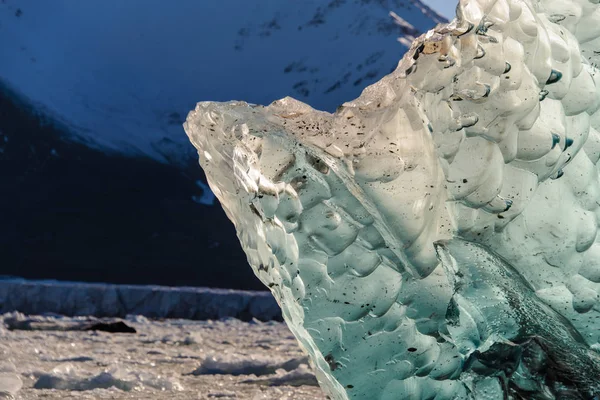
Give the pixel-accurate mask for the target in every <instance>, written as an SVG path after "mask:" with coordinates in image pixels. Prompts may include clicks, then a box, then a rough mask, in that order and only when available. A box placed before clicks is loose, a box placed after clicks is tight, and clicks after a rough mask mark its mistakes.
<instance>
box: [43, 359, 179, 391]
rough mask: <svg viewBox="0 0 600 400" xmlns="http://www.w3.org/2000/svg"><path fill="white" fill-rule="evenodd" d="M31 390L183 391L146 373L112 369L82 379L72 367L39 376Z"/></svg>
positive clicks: (171, 380) (157, 376)
mask: <svg viewBox="0 0 600 400" xmlns="http://www.w3.org/2000/svg"><path fill="white" fill-rule="evenodd" d="M33 387H34V388H35V389H56V390H75V391H87V390H94V389H108V388H112V387H114V388H117V389H119V390H123V391H126V392H129V391H132V390H138V391H139V390H144V388H145V387H148V388H153V389H158V390H168V391H182V390H183V386H181V384H180V383H179V382H178V381H177V380H176V379H174V378H167V377H163V376H160V375H154V374H151V373H149V372H136V371H133V370H130V369H127V368H123V367H114V368H111V369H107V370H105V371H103V372H102V373H100V374H98V375H94V376H82V375H80V374H79V373H78V371H77V368H76V367H75V366H74V365H73V364H62V365H59V366H57V367H55V368H54V369H52V371H50V372H49V373H42V374H40V376H39V377H38V379H37V381H36V383H35V384H34V386H33Z"/></svg>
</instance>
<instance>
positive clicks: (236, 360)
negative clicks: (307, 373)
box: [192, 354, 308, 376]
mask: <svg viewBox="0 0 600 400" xmlns="http://www.w3.org/2000/svg"><path fill="white" fill-rule="evenodd" d="M301 364H305V365H306V364H308V358H307V357H299V358H292V359H289V360H282V359H281V358H279V357H268V356H257V355H241V354H219V355H210V356H207V357H206V358H205V359H204V360H203V361H202V364H201V365H200V367H198V368H197V369H196V370H195V371H193V372H192V374H193V375H218V374H225V375H256V376H261V375H271V374H274V373H275V372H276V371H277V370H284V371H292V370H295V369H296V368H298V367H299V366H300V365H301Z"/></svg>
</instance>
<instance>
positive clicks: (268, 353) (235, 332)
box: [0, 313, 325, 400]
mask: <svg viewBox="0 0 600 400" xmlns="http://www.w3.org/2000/svg"><path fill="white" fill-rule="evenodd" d="M98 322H100V321H98V320H96V319H93V318H87V317H79V318H66V317H28V316H25V315H23V314H16V313H13V314H5V315H3V316H0V398H3V397H2V396H3V395H2V391H3V390H4V391H5V392H6V393H10V392H11V391H12V392H15V391H17V389H19V387H20V386H21V384H22V388H21V389H20V390H18V391H17V393H16V398H17V399H23V400H29V399H46V400H51V399H57V400H58V399H140V400H141V399H143V400H148V399H153V400H159V399H169V400H170V399H215V398H223V399H248V400H259V399H273V400H275V399H278V400H279V399H288V400H319V399H325V396H324V395H323V394H322V392H321V390H320V389H319V387H318V386H316V385H317V384H316V380H315V378H314V376H313V374H312V373H311V371H310V368H309V367H308V365H307V359H306V357H305V356H304V354H303V353H302V352H301V350H300V349H299V348H298V345H297V344H296V340H295V339H294V337H293V336H292V334H291V333H290V332H289V330H288V329H287V327H286V326H285V325H284V324H282V323H279V322H267V323H261V322H258V321H252V322H250V323H245V322H241V321H239V320H236V319H224V320H218V321H188V320H166V321H152V320H148V319H146V318H144V317H139V316H132V317H128V318H127V319H126V320H125V321H123V322H124V323H125V324H126V325H127V326H129V327H131V328H133V329H135V331H136V333H108V332H103V331H94V330H89V329H90V326H91V325H93V324H97V323H98ZM5 398H6V397H5Z"/></svg>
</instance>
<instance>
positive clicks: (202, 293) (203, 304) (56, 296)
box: [0, 279, 281, 321]
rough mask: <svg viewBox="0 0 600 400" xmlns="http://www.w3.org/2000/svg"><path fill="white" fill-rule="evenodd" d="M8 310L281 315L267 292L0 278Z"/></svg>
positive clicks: (1, 299)
mask: <svg viewBox="0 0 600 400" xmlns="http://www.w3.org/2000/svg"><path fill="white" fill-rule="evenodd" d="M12 311H20V312H22V313H25V314H29V315H41V314H46V313H54V314H59V315H66V316H77V315H79V316H88V315H93V316H95V317H110V318H115V317H119V318H123V317H125V316H127V315H129V314H131V315H144V316H146V317H150V318H185V319H192V320H204V319H221V318H226V317H234V318H238V319H242V320H245V321H249V320H251V319H252V318H256V319H259V320H262V321H269V320H272V319H279V318H281V311H280V310H279V308H278V306H277V303H276V302H275V300H274V299H273V296H272V295H271V294H269V293H266V292H251V291H239V290H226V289H208V288H171V287H162V286H133V285H110V284H93V283H75V282H54V281H27V280H22V279H4V280H3V279H0V313H7V312H12Z"/></svg>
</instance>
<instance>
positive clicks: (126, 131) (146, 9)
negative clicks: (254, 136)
mask: <svg viewBox="0 0 600 400" xmlns="http://www.w3.org/2000/svg"><path fill="white" fill-rule="evenodd" d="M390 11H391V12H393V13H395V14H396V15H397V17H396V18H395V19H394V18H392V17H391V16H390ZM443 21H444V18H443V17H441V16H440V15H438V14H437V13H436V12H434V11H432V10H431V9H430V8H428V7H427V6H425V5H424V4H423V3H421V2H420V1H419V0H303V1H297V0H269V1H247V0H221V1H216V0H178V1H176V2H165V1H164V0H146V1H141V0H131V1H106V0H86V1H72V0H54V1H39V0H1V2H0V82H1V83H3V84H4V85H6V86H8V87H9V88H10V89H11V90H12V91H14V92H16V93H19V94H20V95H21V96H23V98H24V99H26V101H28V102H30V103H31V104H34V105H35V107H36V108H37V109H38V110H41V111H42V112H43V113H45V114H47V115H49V116H51V117H52V118H53V119H55V120H56V121H59V122H61V123H62V124H63V125H64V126H65V127H67V128H68V129H69V130H70V131H71V132H73V133H74V134H75V136H76V137H77V138H78V139H79V140H80V141H83V142H84V143H87V144H88V145H91V146H93V147H96V148H100V149H108V150H114V151H117V152H120V153H126V154H130V155H133V154H135V155H147V156H150V157H152V158H154V159H156V160H160V161H171V162H175V163H177V162H178V161H180V160H181V158H182V157H184V155H185V154H187V153H188V152H190V151H191V150H190V149H191V147H190V146H189V145H188V143H187V138H186V136H185V134H184V132H183V130H182V128H181V124H182V122H183V120H184V118H185V115H186V114H187V112H188V110H190V109H192V108H193V106H194V104H195V103H196V102H197V101H201V100H222V101H225V100H231V99H243V100H246V101H250V102H254V103H259V104H268V103H270V102H271V101H273V100H275V99H278V98H281V97H284V96H286V95H291V96H293V97H296V98H299V99H300V100H302V101H305V102H308V103H309V104H311V105H312V106H313V107H315V108H318V109H324V110H329V111H332V110H334V109H335V108H336V107H337V106H338V105H340V104H341V103H343V102H344V101H348V100H350V99H353V98H355V97H357V96H358V95H359V94H360V92H361V90H362V89H363V88H364V87H365V86H367V85H369V84H371V83H373V82H375V81H376V80H378V79H380V78H381V77H382V76H383V75H386V74H387V73H389V72H390V71H391V70H392V69H393V68H395V66H396V64H397V62H398V60H399V59H400V57H401V56H402V54H403V53H404V52H405V50H406V45H407V44H409V43H410V41H411V40H412V38H413V37H414V36H416V35H418V34H419V33H421V32H424V31H426V30H428V29H430V28H432V27H433V26H435V25H436V24H437V23H439V22H443ZM398 38H401V39H400V43H399V41H398V40H397V39H398Z"/></svg>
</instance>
